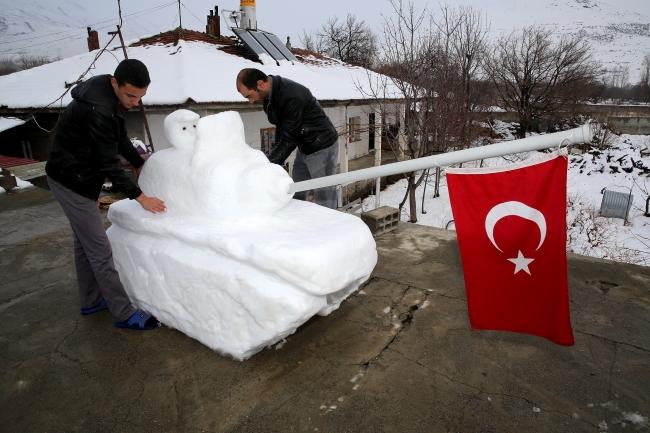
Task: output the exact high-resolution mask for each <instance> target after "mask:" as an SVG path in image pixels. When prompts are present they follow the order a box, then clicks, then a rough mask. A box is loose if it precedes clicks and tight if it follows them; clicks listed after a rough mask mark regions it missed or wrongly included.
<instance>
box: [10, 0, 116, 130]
mask: <svg viewBox="0 0 650 433" xmlns="http://www.w3.org/2000/svg"><path fill="white" fill-rule="evenodd" d="M117 7H118V12H119V16H120V24H119V25H118V26H117V28H118V32H115V33H113V37H112V38H111V39H110V40H109V41H108V42H107V43H106V45H104V48H102V49H101V50H99V52H98V53H97V54H95V58H94V59H93V61H92V62H91V63H90V65H89V66H88V68H87V69H86V70H85V71H84V72H83V73H82V74H81V75H79V78H77V83H78V82H80V81H82V80H83V78H84V77H85V76H86V74H87V73H88V72H90V70H91V69H93V67H94V66H95V63H96V62H97V60H98V59H99V57H100V56H101V55H102V54H103V53H104V52H110V51H108V50H107V48H108V46H109V45H110V44H111V43H112V42H113V40H114V39H115V37H116V36H117V35H118V33H119V29H120V28H121V27H122V24H123V23H124V21H123V20H122V7H121V5H120V0H117ZM111 54H112V53H111ZM113 57H115V56H113ZM116 60H117V59H116ZM72 87H73V86H70V87H68V88H67V89H66V90H65V92H63V94H61V96H59V97H58V98H56V99H55V100H54V101H52V102H50V103H49V104H47V105H46V106H45V107H43V108H40V109H38V110H36V111H33V112H32V113H30V114H28V115H27V116H25V118H24V119H23V120H27V119H29V118H30V117H31V118H32V119H33V120H34V123H36V126H38V127H39V128H40V129H42V130H43V131H46V132H48V133H49V132H52V131H54V130H55V129H56V126H57V125H58V124H59V120H60V119H61V108H62V107H63V97H64V96H65V95H67V94H68V92H70V90H72ZM58 101H61V106H60V107H59V116H58V117H57V119H56V123H55V124H54V127H53V128H52V129H50V130H47V129H45V128H43V127H42V126H41V125H39V124H38V122H37V121H36V117H35V116H34V115H35V114H36V113H38V112H39V111H43V110H45V109H46V108H47V107H49V106H50V105H53V104H56V103H57V102H58Z"/></svg>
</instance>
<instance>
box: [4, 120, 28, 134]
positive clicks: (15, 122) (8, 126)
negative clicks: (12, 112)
mask: <svg viewBox="0 0 650 433" xmlns="http://www.w3.org/2000/svg"><path fill="white" fill-rule="evenodd" d="M25 122H27V121H26V120H20V119H16V118H15V117H0V132H2V131H6V130H7V129H11V128H13V127H14V126H20V125H22V124H24V123H25Z"/></svg>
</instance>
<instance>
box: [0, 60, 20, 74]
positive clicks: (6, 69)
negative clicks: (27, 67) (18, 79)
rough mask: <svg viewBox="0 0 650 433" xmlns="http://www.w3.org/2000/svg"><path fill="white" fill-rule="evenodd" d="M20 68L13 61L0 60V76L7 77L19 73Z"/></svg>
mask: <svg viewBox="0 0 650 433" xmlns="http://www.w3.org/2000/svg"><path fill="white" fill-rule="evenodd" d="M19 70H20V68H19V67H18V65H17V64H16V62H14V60H13V59H10V58H8V57H4V58H2V59H0V75H9V74H13V73H14V72H17V71H19Z"/></svg>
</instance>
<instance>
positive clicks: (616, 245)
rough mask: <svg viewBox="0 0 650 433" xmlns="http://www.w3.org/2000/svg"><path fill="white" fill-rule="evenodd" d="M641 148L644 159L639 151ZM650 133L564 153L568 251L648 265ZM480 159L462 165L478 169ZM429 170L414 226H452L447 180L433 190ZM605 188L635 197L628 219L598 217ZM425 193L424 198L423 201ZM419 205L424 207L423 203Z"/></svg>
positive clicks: (391, 198) (389, 194)
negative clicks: (588, 150) (603, 147)
mask: <svg viewBox="0 0 650 433" xmlns="http://www.w3.org/2000/svg"><path fill="white" fill-rule="evenodd" d="M644 149H645V152H644V153H643V155H644V156H643V157H642V156H641V152H642V150H644ZM648 149H650V136H644V135H627V134H622V135H620V136H613V145H612V146H611V148H610V149H608V150H603V151H597V152H593V151H592V152H591V153H586V154H581V155H574V154H571V155H569V173H568V179H567V188H568V190H567V202H568V203H567V229H568V230H567V251H569V252H574V253H577V254H582V255H587V256H592V257H598V258H604V259H610V260H615V261H620V262H625V263H634V264H638V265H643V266H650V218H649V217H644V216H643V214H644V212H645V205H646V199H647V198H648V195H649V193H650V177H649V176H650V156H648V153H647V152H648ZM538 154H539V153H538V152H529V153H524V154H518V155H512V156H509V157H507V159H506V158H503V157H501V158H492V159H489V160H485V161H483V166H484V167H485V166H500V165H506V164H509V163H511V162H516V161H520V160H523V159H527V158H530V157H533V156H535V155H538ZM477 166H479V162H474V163H469V164H464V165H463V167H477ZM434 181H435V179H434V176H433V171H432V172H431V176H430V178H429V180H428V182H427V186H426V191H425V188H424V183H423V184H422V185H420V187H419V188H418V189H417V207H418V209H417V211H418V221H417V222H418V224H422V225H426V226H431V227H440V228H445V227H448V228H449V229H450V230H454V229H455V227H454V225H453V216H452V212H451V205H450V202H449V191H448V190H447V182H446V178H445V175H444V170H443V172H442V177H441V182H440V197H437V198H433V194H434ZM406 189H407V181H406V180H405V179H403V180H400V181H399V182H397V183H395V184H394V185H391V186H389V187H388V188H386V190H384V191H382V192H381V195H380V202H381V205H382V206H392V207H395V208H399V204H400V203H401V202H402V201H403V200H404V196H405V194H406ZM604 189H608V190H613V191H618V192H624V193H629V192H630V190H631V191H632V194H633V196H634V199H633V203H632V209H631V210H630V215H629V221H628V222H627V224H626V225H624V224H623V220H621V219H616V218H605V217H602V216H600V212H599V211H600V204H601V201H602V197H603V195H602V191H603V190H604ZM423 195H424V200H423ZM374 203H375V197H374V195H373V196H370V197H368V198H367V199H366V200H364V202H363V209H364V210H370V209H373V208H374ZM423 204H424V206H423ZM409 214H410V213H409V205H408V200H407V201H406V202H405V203H404V207H403V208H402V213H401V220H402V221H408V219H409Z"/></svg>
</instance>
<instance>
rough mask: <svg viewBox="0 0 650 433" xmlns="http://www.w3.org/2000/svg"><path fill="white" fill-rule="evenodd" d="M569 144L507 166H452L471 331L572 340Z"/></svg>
mask: <svg viewBox="0 0 650 433" xmlns="http://www.w3.org/2000/svg"><path fill="white" fill-rule="evenodd" d="M567 166H568V162H567V157H566V149H563V150H561V151H558V152H553V153H551V154H549V155H544V156H541V157H537V158H531V159H529V160H526V161H523V162H519V163H516V164H511V165H508V166H505V167H488V168H479V169H447V170H446V175H447V184H448V186H449V196H450V199H451V208H452V211H453V214H454V223H455V225H456V232H457V234H458V244H459V247H460V255H461V259H462V262H463V273H464V274H465V287H466V290H467V306H468V310H469V319H470V322H471V324H472V328H473V329H490V330H502V331H512V332H521V333H525V334H532V335H538V336H540V337H544V338H547V339H549V340H551V341H553V342H554V343H557V344H561V345H564V346H572V345H573V344H574V340H573V332H572V330H571V321H570V317H569V291H568V280H567V260H566V179H567Z"/></svg>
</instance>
